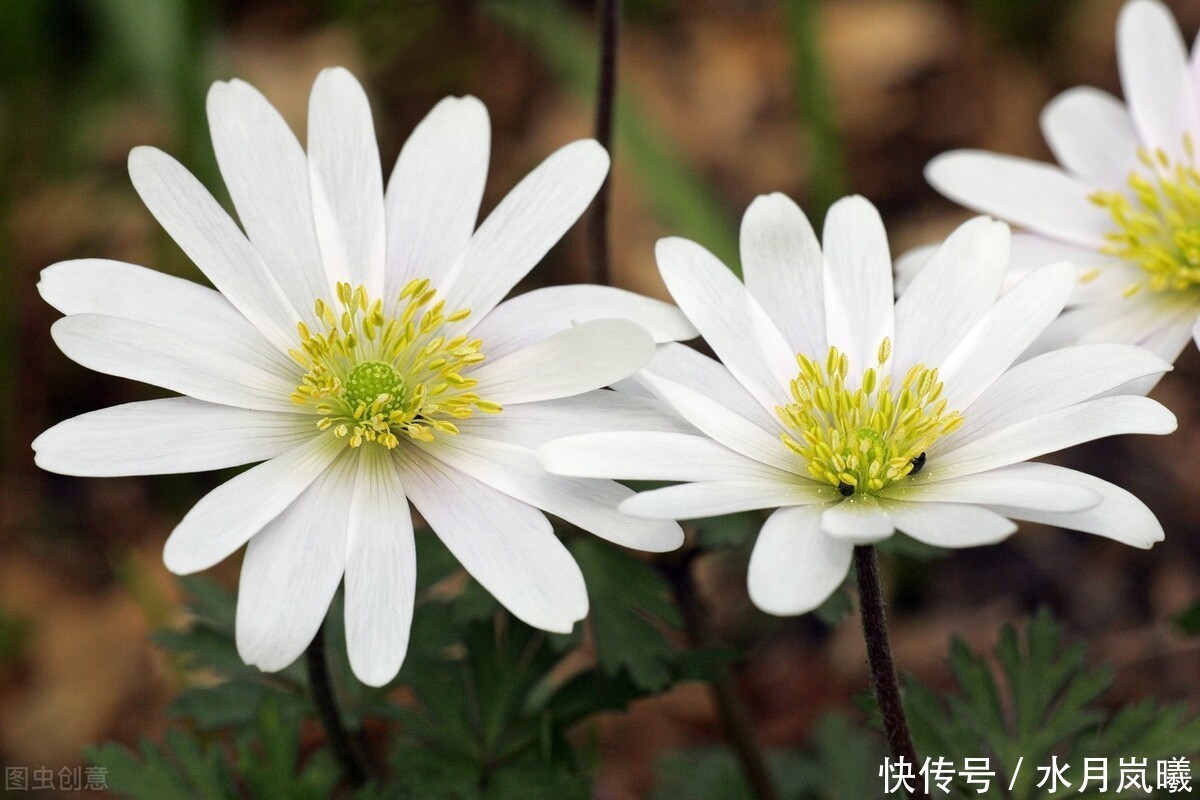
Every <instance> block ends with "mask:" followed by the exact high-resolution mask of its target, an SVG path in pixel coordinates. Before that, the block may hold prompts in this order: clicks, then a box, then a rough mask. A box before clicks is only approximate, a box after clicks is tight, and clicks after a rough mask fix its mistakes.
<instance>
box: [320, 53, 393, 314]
mask: <svg viewBox="0 0 1200 800" xmlns="http://www.w3.org/2000/svg"><path fill="white" fill-rule="evenodd" d="M308 174H309V184H310V186H311V188H312V200H313V211H312V214H313V219H314V221H315V222H316V229H317V242H318V243H319V244H320V247H321V259H322V261H324V262H325V274H326V275H327V276H328V279H329V283H331V284H332V283H334V282H336V281H346V282H348V283H350V284H352V285H354V286H357V285H359V284H362V285H364V286H366V287H367V292H368V293H369V294H370V295H371V296H372V297H379V296H380V295H381V294H382V293H383V272H384V261H385V258H386V252H385V249H386V239H385V230H386V229H385V225H384V218H383V175H382V173H381V172H380V168H379V145H378V143H377V142H376V141H375V123H374V122H373V121H372V119H371V104H370V102H369V101H368V100H367V93H366V92H364V91H363V88H362V85H361V84H360V83H359V82H358V81H357V80H356V79H355V78H354V76H353V75H351V74H350V72H349V71H348V70H345V69H343V68H341V67H334V68H331V69H325V70H322V71H321V74H320V75H318V76H317V80H316V82H314V83H313V88H312V95H311V96H310V97H309V100H308ZM326 299H329V298H326Z"/></svg>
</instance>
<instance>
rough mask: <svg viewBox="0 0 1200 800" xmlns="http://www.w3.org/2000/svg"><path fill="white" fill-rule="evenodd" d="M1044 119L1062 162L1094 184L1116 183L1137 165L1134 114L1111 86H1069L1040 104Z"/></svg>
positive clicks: (1048, 137)
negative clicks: (1104, 89)
mask: <svg viewBox="0 0 1200 800" xmlns="http://www.w3.org/2000/svg"><path fill="white" fill-rule="evenodd" d="M1041 122H1042V132H1043V133H1044V134H1045V136H1046V141H1047V142H1048V143H1049V144H1050V149H1051V150H1053V151H1054V155H1055V157H1056V158H1057V159H1058V163H1060V164H1062V165H1063V166H1064V167H1066V168H1067V169H1069V170H1070V171H1071V172H1073V173H1075V174H1076V175H1078V176H1079V177H1080V178H1082V179H1083V180H1084V181H1086V182H1088V183H1090V184H1093V185H1096V186H1107V187H1109V188H1110V189H1116V188H1117V187H1121V186H1124V185H1125V181H1126V180H1127V179H1128V178H1129V172H1130V170H1132V169H1136V168H1137V166H1138V162H1137V150H1138V147H1139V146H1140V143H1139V142H1138V138H1137V133H1136V132H1135V131H1134V130H1133V120H1131V119H1130V118H1129V112H1128V111H1127V110H1126V109H1125V105H1124V104H1123V103H1122V102H1121V101H1120V100H1118V99H1117V98H1115V97H1113V96H1112V95H1111V94H1109V93H1108V92H1102V91H1100V90H1099V89H1093V88H1091V87H1090V86H1076V87H1074V88H1071V89H1067V90H1066V91H1065V92H1063V93H1062V94H1060V95H1058V96H1057V97H1055V98H1054V99H1053V100H1051V101H1050V102H1049V103H1048V104H1047V105H1046V108H1045V109H1043V110H1042V119H1041Z"/></svg>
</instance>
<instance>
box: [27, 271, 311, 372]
mask: <svg viewBox="0 0 1200 800" xmlns="http://www.w3.org/2000/svg"><path fill="white" fill-rule="evenodd" d="M38 292H40V293H41V295H42V298H43V299H44V300H45V301H46V302H47V303H49V304H50V305H52V306H54V307H55V308H56V309H58V310H59V311H61V312H62V313H64V314H67V315H68V316H69V315H72V314H103V315H105V316H108V317H120V318H121V319H131V320H136V321H137V322H146V323H149V324H151V325H157V326H158V327H160V328H166V329H168V330H171V331H175V332H177V333H180V334H188V333H191V332H193V331H199V332H201V333H203V335H204V336H206V337H208V338H210V339H211V340H212V341H216V342H221V347H222V348H224V349H228V350H232V351H235V352H238V353H241V354H242V357H243V358H244V359H245V360H247V361H250V362H251V363H254V364H258V365H259V366H261V367H262V368H263V369H269V370H273V371H278V372H281V373H286V372H290V371H292V370H295V366H294V364H293V362H292V361H291V359H289V358H288V357H287V356H286V355H284V354H283V353H282V352H280V351H279V350H277V349H276V348H275V347H274V346H273V345H272V344H271V343H270V342H269V341H268V340H267V339H266V338H264V337H263V335H262V333H260V332H259V330H258V329H257V328H255V327H254V326H253V325H251V324H250V322H249V321H248V320H247V319H246V318H245V317H244V316H242V314H241V312H239V311H238V310H237V309H236V308H234V307H233V306H232V305H230V303H229V301H228V300H226V299H225V297H224V296H222V295H221V293H220V292H217V291H214V290H212V289H209V288H208V287H207V286H201V285H200V284H198V283H192V282H191V281H187V280H183V279H182V278H176V277H173V276H171V275H167V274H164V273H162V272H157V271H155V270H152V269H146V268H145V267H139V266H136V265H134V264H125V263H122V262H120V261H109V260H107V259H102V258H85V259H79V260H77V261H61V262H59V263H57V264H53V265H51V266H49V267H46V268H45V269H44V270H42V274H41V280H40V281H38Z"/></svg>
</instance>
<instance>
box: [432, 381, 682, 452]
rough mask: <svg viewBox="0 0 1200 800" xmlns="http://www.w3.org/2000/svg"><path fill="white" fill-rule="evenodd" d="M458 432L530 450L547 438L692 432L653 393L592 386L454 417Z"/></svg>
mask: <svg viewBox="0 0 1200 800" xmlns="http://www.w3.org/2000/svg"><path fill="white" fill-rule="evenodd" d="M454 424H455V425H457V426H458V429H459V430H460V431H462V433H463V435H464V436H465V435H478V436H482V437H483V438H485V439H493V440H495V441H499V442H507V443H509V444H519V445H522V446H524V447H528V448H530V449H534V448H537V447H540V446H541V445H543V444H545V443H546V442H549V441H551V440H553V439H560V438H562V437H564V436H573V435H575V434H581V433H600V432H603V431H663V432H672V433H693V434H694V433H696V432H697V431H696V429H695V428H693V427H692V426H691V425H689V424H688V423H687V422H685V421H684V420H683V418H682V417H680V416H679V415H678V414H676V413H675V412H674V411H672V410H671V407H670V406H668V405H667V404H666V403H664V402H662V401H661V400H658V399H657V398H653V397H638V396H636V395H631V394H625V393H624V392H613V391H609V390H607V389H598V390H596V391H593V392H585V393H584V394H578V395H575V396H573V397H561V398H559V399H557V400H543V401H542V402H540V403H519V404H517V405H515V406H508V407H507V408H505V409H504V413H503V414H477V415H475V416H474V417H471V418H470V419H464V420H456V421H455V423H454Z"/></svg>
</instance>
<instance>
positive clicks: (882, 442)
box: [775, 339, 963, 497]
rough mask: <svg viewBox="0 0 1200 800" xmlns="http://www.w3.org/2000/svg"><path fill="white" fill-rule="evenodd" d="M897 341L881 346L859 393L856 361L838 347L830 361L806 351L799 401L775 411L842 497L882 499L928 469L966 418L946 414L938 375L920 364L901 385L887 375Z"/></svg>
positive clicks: (819, 475) (811, 465)
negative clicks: (853, 379)
mask: <svg viewBox="0 0 1200 800" xmlns="http://www.w3.org/2000/svg"><path fill="white" fill-rule="evenodd" d="M891 353H892V343H891V340H890V339H884V340H883V342H882V344H880V346H879V351H878V363H877V364H876V366H875V367H872V368H871V369H868V370H867V371H866V372H865V373H863V377H862V383H861V384H860V385H859V387H858V388H857V389H850V388H847V386H846V375H847V373H848V372H849V368H850V362H849V359H848V358H847V357H846V356H845V355H844V354H843V353H841V352H840V351H839V350H838V349H837V348H836V347H830V348H829V353H828V355H827V357H826V359H825V362H824V363H823V364H822V363H819V362H817V361H814V360H813V359H811V358H809V357H808V356H806V355H804V354H802V353H800V354H797V355H796V361H797V363H798V364H799V365H800V374H799V375H798V376H797V377H796V378H795V380H793V381H792V383H791V395H792V399H793V401H794V402H792V403H790V404H788V405H786V406H778V407H776V409H775V411H776V413H777V414H778V415H779V418H780V419H781V420H782V421H783V423H784V425H786V426H787V427H788V428H789V429H790V430H791V431H792V432H794V433H795V434H796V435H795V436H793V435H791V434H789V433H783V434H782V435H781V438H782V439H783V443H784V444H785V445H787V447H788V449H790V450H791V451H792V452H794V453H796V454H797V455H799V456H800V457H801V458H802V459H804V462H805V465H806V468H807V470H808V473H809V474H810V475H812V477H814V478H816V479H817V480H819V481H823V482H826V483H828V484H830V485H831V486H835V487H837V489H838V491H840V492H841V493H842V495H844V496H846V497H849V496H850V495H852V494H855V493H866V494H875V493H877V492H879V491H881V490H882V489H884V488H885V487H887V486H888V485H889V484H891V483H894V482H895V481H898V480H900V479H901V478H904V477H905V476H907V475H910V474H912V473H913V472H916V471H919V470H920V469H921V468H922V467H923V466H925V451H926V450H927V449H929V447H930V446H931V445H932V444H933V443H934V442H936V441H937V440H938V439H939V438H941V437H942V436H945V435H946V434H948V433H951V432H952V431H954V430H957V429H958V428H959V427H960V426H961V425H962V424H963V417H962V415H961V414H959V413H958V412H957V411H947V410H946V400H945V398H943V397H942V383H941V382H940V381H939V380H938V371H937V370H936V369H929V368H927V367H926V366H925V365H924V364H917V365H916V366H914V367H913V368H912V369H910V370H909V371H908V374H907V375H905V376H904V380H903V382H901V384H900V386H898V387H897V386H895V385H894V384H893V382H892V377H891V376H890V375H888V376H885V377H882V378H881V377H880V375H881V374H882V372H883V366H884V364H886V363H887V361H888V359H889V358H890V357H891Z"/></svg>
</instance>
